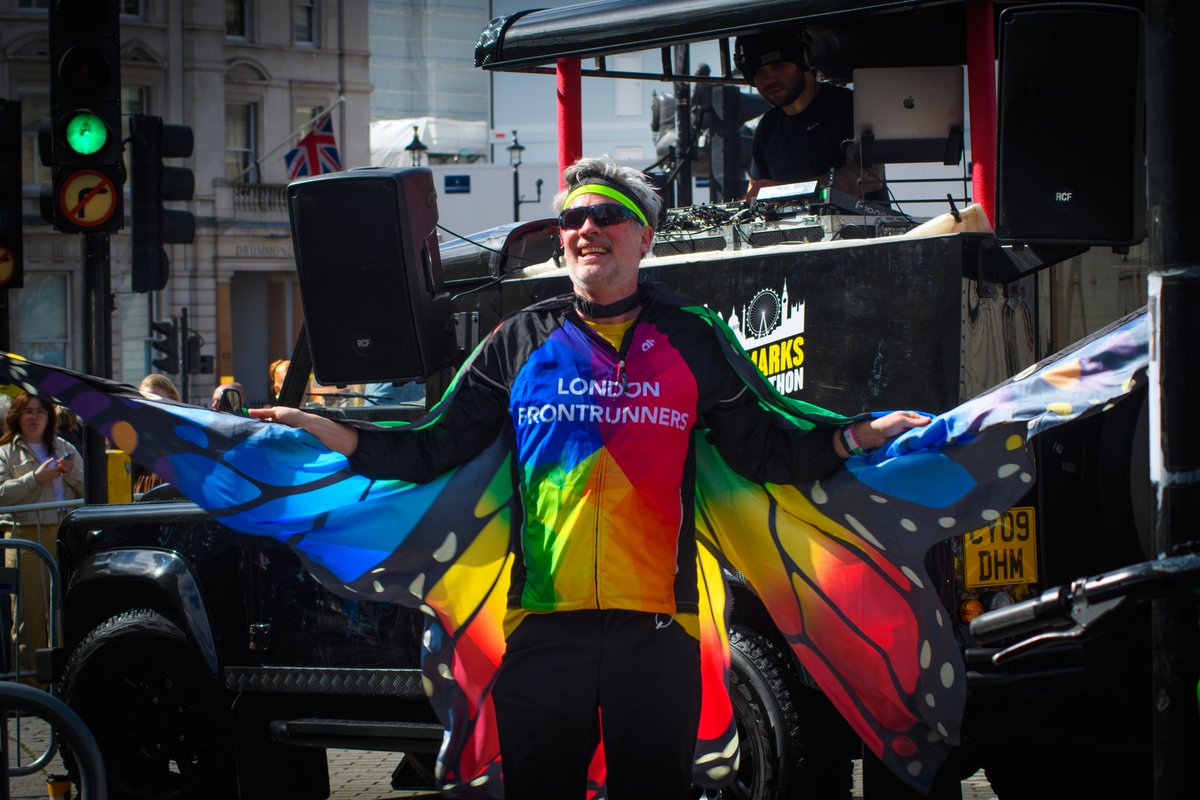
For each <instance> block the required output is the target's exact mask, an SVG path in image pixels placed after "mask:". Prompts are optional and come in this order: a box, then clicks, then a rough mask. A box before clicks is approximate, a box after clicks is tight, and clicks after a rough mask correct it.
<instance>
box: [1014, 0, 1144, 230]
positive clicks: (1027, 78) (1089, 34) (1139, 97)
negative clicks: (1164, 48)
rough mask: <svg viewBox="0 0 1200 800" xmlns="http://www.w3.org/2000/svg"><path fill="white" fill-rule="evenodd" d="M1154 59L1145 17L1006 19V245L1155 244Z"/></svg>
mask: <svg viewBox="0 0 1200 800" xmlns="http://www.w3.org/2000/svg"><path fill="white" fill-rule="evenodd" d="M1144 53H1145V45H1144V33H1143V18H1142V14H1141V12H1139V11H1137V10H1136V9H1132V8H1127V7H1122V6H1110V5H1097V4H1092V3H1047V4H1038V5H1028V6H1014V7H1009V8H1006V9H1005V10H1004V12H1003V13H1002V14H1001V15H1000V83H999V98H1000V102H999V115H998V130H997V138H996V156H997V159H996V166H997V169H996V176H997V179H996V238H997V239H999V240H1000V241H1002V242H1021V243H1046V244H1093V245H1110V246H1114V247H1116V246H1126V245H1131V244H1137V243H1138V242H1140V241H1142V239H1144V238H1145V232H1146V223H1145V213H1146V211H1145V209H1146V168H1145V143H1144V142H1145V70H1144V68H1143V63H1144Z"/></svg>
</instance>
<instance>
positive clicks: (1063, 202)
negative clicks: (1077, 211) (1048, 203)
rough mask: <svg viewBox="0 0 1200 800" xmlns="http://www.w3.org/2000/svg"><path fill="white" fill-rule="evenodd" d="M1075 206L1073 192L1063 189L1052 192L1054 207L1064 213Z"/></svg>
mask: <svg viewBox="0 0 1200 800" xmlns="http://www.w3.org/2000/svg"><path fill="white" fill-rule="evenodd" d="M1074 205H1075V192H1074V191H1072V190H1071V189H1068V188H1065V187H1059V188H1058V189H1055V190H1054V207H1055V208H1057V209H1058V210H1060V211H1066V210H1067V209H1069V208H1071V207H1072V206H1074Z"/></svg>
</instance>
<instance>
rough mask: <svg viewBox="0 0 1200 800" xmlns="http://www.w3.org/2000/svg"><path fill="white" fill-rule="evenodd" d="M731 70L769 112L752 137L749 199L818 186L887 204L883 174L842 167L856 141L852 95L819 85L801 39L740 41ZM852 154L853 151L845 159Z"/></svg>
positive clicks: (774, 34)
mask: <svg viewBox="0 0 1200 800" xmlns="http://www.w3.org/2000/svg"><path fill="white" fill-rule="evenodd" d="M734 63H735V64H736V65H737V68H738V69H739V70H741V73H742V77H743V78H745V79H746V82H747V83H749V84H750V85H751V86H753V87H754V88H755V89H756V90H757V91H758V93H759V94H760V95H762V97H763V99H764V100H766V101H767V102H768V103H770V104H771V105H772V106H774V108H771V109H769V110H768V111H767V112H766V113H765V114H763V115H762V119H761V120H759V123H758V127H757V128H756V129H755V132H754V150H753V158H752V160H751V163H750V178H751V181H750V186H749V189H748V190H747V193H746V197H747V198H752V197H754V196H756V195H757V194H758V191H759V189H761V188H762V187H764V186H773V185H776V184H780V183H796V182H799V181H809V180H814V179H816V180H819V181H821V185H822V186H828V185H829V174H830V171H831V170H832V171H833V186H834V187H835V188H837V189H839V190H840V191H843V192H846V193H848V194H852V195H854V196H856V197H862V198H864V199H866V200H871V201H875V202H881V203H886V202H887V191H886V190H885V189H884V187H883V168H882V166H880V165H875V166H871V167H868V168H866V169H860V168H859V167H858V166H857V165H855V164H853V163H850V162H852V161H853V160H854V159H853V158H850V159H847V148H848V147H849V146H850V143H851V142H852V141H853V139H854V93H853V92H852V91H850V90H849V89H847V88H845V87H842V86H835V85H834V84H831V83H823V82H821V81H818V80H817V76H816V73H815V71H814V70H813V68H812V67H811V65H810V52H809V47H808V43H807V42H806V41H805V39H804V36H803V35H802V34H800V33H796V32H795V31H789V30H782V31H771V32H769V33H760V34H754V35H751V36H742V37H740V38H739V39H738V40H737V43H736V45H735V52H734ZM850 152H854V151H852V150H851V151H850Z"/></svg>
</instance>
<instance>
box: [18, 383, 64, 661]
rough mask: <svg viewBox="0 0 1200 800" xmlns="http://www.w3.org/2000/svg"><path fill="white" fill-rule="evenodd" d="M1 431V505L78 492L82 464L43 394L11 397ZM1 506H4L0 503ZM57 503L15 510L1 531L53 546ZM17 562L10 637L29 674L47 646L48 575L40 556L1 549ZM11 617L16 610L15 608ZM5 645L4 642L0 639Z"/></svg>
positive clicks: (54, 498) (42, 500) (46, 500)
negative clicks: (17, 606) (17, 599)
mask: <svg viewBox="0 0 1200 800" xmlns="http://www.w3.org/2000/svg"><path fill="white" fill-rule="evenodd" d="M5 422H6V425H5V429H4V433H3V434H2V435H0V507H4V506H18V505H27V504H30V503H56V502H63V501H65V500H73V499H75V498H76V497H82V496H83V465H82V463H81V459H80V457H79V451H78V450H76V449H75V446H74V445H72V444H71V443H70V442H67V441H66V440H64V439H61V438H59V436H58V435H57V419H56V415H55V406H54V404H53V403H51V402H49V401H48V400H44V399H42V398H40V397H34V396H33V395H30V394H27V393H25V392H22V393H21V394H19V395H17V397H16V398H15V399H14V400H13V401H12V405H11V406H9V409H8V415H7V417H6V418H5ZM0 510H3V509H2V508H0ZM65 513H66V510H65V509H62V508H46V509H42V510H39V511H18V512H15V513H13V514H11V515H9V514H5V515H4V516H5V518H7V519H9V520H11V521H13V522H15V523H16V527H15V530H14V529H13V526H12V525H11V524H10V525H7V526H5V527H6V528H8V529H9V530H8V532H7V534H6V535H8V536H11V537H13V538H19V539H29V540H31V541H35V542H38V543H39V544H41V545H42V546H43V547H45V548H46V549H47V550H49V551H50V552H51V553H54V552H55V550H56V544H55V542H56V539H57V536H58V522H59V520H60V519H62V517H63V515H64V514H65ZM18 556H19V558H20V566H21V590H20V591H21V594H20V597H21V604H20V605H21V608H20V619H19V620H18V624H17V626H16V629H15V630H14V632H13V639H14V640H15V641H16V642H17V643H18V644H19V645H20V665H21V672H22V673H28V674H29V675H30V676H32V674H33V671H34V660H33V654H34V653H35V652H36V651H37V649H38V648H39V647H46V646H47V644H48V642H47V617H46V615H47V612H48V610H49V608H50V598H49V593H50V579H49V575H48V574H47V572H46V567H45V565H44V564H43V563H42V561H41V559H39V558H38V557H37V556H35V555H32V554H29V553H20V554H19V553H18V551H17V550H16V549H8V548H6V549H5V552H4V564H5V566H8V567H13V566H16V565H17V561H18ZM14 618H16V617H15V614H14ZM0 646H4V649H5V650H8V647H7V643H0Z"/></svg>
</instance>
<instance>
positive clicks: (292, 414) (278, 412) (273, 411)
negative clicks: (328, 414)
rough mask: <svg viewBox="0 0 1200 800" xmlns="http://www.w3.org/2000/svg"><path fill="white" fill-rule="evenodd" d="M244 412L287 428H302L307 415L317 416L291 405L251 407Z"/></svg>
mask: <svg viewBox="0 0 1200 800" xmlns="http://www.w3.org/2000/svg"><path fill="white" fill-rule="evenodd" d="M246 413H248V414H249V415H250V416H252V417H254V418H255V419H261V420H262V421H263V422H278V423H279V424H281V425H287V426H288V427H289V428H303V427H304V422H305V419H306V418H307V417H314V418H315V417H316V416H317V415H316V414H309V413H308V412H307V411H301V410H300V409H298V408H292V407H291V406H271V407H269V408H251V409H248V410H247V412H246Z"/></svg>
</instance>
